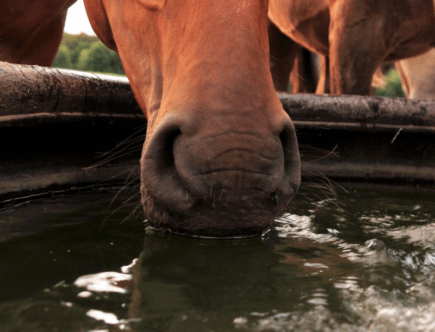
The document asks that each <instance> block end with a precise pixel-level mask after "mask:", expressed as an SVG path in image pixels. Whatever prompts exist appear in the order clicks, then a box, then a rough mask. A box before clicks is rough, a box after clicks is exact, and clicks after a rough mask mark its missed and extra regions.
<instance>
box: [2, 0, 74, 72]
mask: <svg viewBox="0 0 435 332" xmlns="http://www.w3.org/2000/svg"><path fill="white" fill-rule="evenodd" d="M74 2H76V0H61V1H44V0H2V1H0V12H1V16H0V61H6V62H11V63H20V64H32V65H41V66H50V65H51V64H52V63H53V60H54V58H55V56H56V53H57V51H58V49H59V45H60V42H61V40H62V36H63V27H64V25H65V19H66V13H67V10H68V8H69V6H71V5H72V4H73V3H74Z"/></svg>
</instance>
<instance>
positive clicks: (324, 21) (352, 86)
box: [269, 0, 435, 95]
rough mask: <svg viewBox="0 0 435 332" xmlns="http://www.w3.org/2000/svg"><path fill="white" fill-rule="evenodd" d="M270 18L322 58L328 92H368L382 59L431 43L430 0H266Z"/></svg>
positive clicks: (434, 35) (434, 19)
mask: <svg viewBox="0 0 435 332" xmlns="http://www.w3.org/2000/svg"><path fill="white" fill-rule="evenodd" d="M269 19H270V20H271V22H272V23H273V24H275V25H276V27H277V28H278V29H279V30H280V31H281V32H282V33H283V34H285V35H286V36H288V37H289V38H291V39H292V40H294V41H295V42H296V43H298V44H300V45H302V46H303V47H305V48H307V49H308V50H310V51H312V52H316V53H318V54H321V55H323V56H324V57H325V60H324V61H325V65H322V66H321V67H322V73H321V78H320V80H321V81H323V82H324V86H326V77H327V75H328V73H327V70H328V69H329V77H330V79H329V89H330V92H331V93H332V94H356V95H369V94H370V90H371V88H370V85H371V82H372V78H373V75H374V73H375V71H376V70H377V68H379V67H380V66H381V65H382V64H383V63H386V62H393V61H398V60H401V59H405V58H408V57H413V56H416V55H419V54H422V53H424V52H426V51H428V50H430V49H431V48H432V47H433V46H434V45H435V44H434V43H435V24H434V23H435V14H434V2H433V0H415V1H411V0H397V1H385V0H379V1H366V0H329V1H327V0H270V1H269ZM284 61H288V60H284ZM322 90H323V91H322ZM326 90H327V88H323V89H318V90H317V92H318V93H322V92H325V91H326Z"/></svg>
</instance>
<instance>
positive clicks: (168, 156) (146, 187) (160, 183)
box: [141, 124, 192, 213]
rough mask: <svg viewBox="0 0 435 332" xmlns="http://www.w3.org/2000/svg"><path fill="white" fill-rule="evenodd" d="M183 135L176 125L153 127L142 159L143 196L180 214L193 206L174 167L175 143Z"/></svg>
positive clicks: (146, 141)
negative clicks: (154, 199) (153, 199)
mask: <svg viewBox="0 0 435 332" xmlns="http://www.w3.org/2000/svg"><path fill="white" fill-rule="evenodd" d="M181 135H182V133H181V130H180V128H179V126H178V125H176V124H165V125H162V126H160V127H159V128H156V130H155V131H154V132H153V133H152V134H150V136H149V137H147V139H146V140H145V144H144V150H143V154H142V158H141V179H142V182H143V186H142V187H143V190H142V192H143V196H146V197H149V196H151V197H153V198H158V199H159V202H160V204H162V205H164V206H165V207H166V208H168V209H169V210H172V211H177V212H179V213H183V212H185V211H187V210H188V209H189V208H190V207H191V205H192V199H191V197H190V195H189V193H188V192H187V191H186V190H185V186H184V185H183V184H182V181H181V179H180V177H179V174H178V172H177V169H176V165H175V157H174V142H175V141H176V140H177V139H178V138H180V137H181Z"/></svg>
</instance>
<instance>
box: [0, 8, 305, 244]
mask: <svg viewBox="0 0 435 332" xmlns="http://www.w3.org/2000/svg"><path fill="white" fill-rule="evenodd" d="M27 2H28V1H24V0H21V2H20V1H19V2H18V4H19V5H18V7H15V3H17V0H7V1H3V2H2V6H4V7H5V8H6V7H7V5H6V3H7V4H8V5H9V6H10V7H11V8H12V9H13V10H12V11H15V10H18V9H21V7H22V6H24V5H23V4H24V3H27ZM55 2H56V5H53V6H54V7H55V9H56V10H55V9H54V7H53V8H51V6H52V3H54V2H53V1H48V0H45V1H43V0H35V1H33V2H32V1H30V3H31V5H32V6H33V7H31V6H30V5H29V6H28V8H30V7H31V8H32V10H29V11H30V12H31V13H32V14H31V16H32V19H31V20H30V22H27V21H26V17H25V16H26V15H28V14H27V13H25V12H22V13H21V15H22V17H20V16H16V17H15V18H14V20H18V21H19V22H22V23H21V24H19V25H14V22H13V21H8V20H6V21H5V20H4V19H3V26H2V30H3V31H6V33H4V32H3V31H2V32H1V35H2V36H3V42H2V43H1V44H0V54H2V58H1V59H3V60H8V61H13V60H14V59H18V60H19V61H15V62H21V63H35V62H36V63H40V64H48V63H50V62H51V61H52V59H53V57H54V55H55V53H56V49H57V47H58V42H59V41H60V37H59V38H57V36H60V35H61V34H62V27H61V26H62V24H60V23H61V22H63V20H64V18H65V17H64V16H65V11H66V8H67V6H68V5H70V4H71V1H67V0H63V1H60V0H59V1H55ZM41 3H45V6H43V5H42V4H41ZM85 5H86V10H87V12H88V16H89V19H90V21H91V24H92V26H93V28H94V30H95V32H96V33H97V35H98V37H99V38H100V39H101V40H102V41H103V42H104V43H105V44H106V45H107V46H108V47H109V48H111V49H112V50H115V51H116V52H118V54H119V56H120V58H121V61H122V64H123V66H124V69H125V72H126V73H127V76H128V78H129V80H130V83H131V86H132V89H133V91H134V94H135V96H136V99H137V101H138V102H139V105H140V106H141V108H142V110H143V112H144V114H145V116H146V118H147V121H148V128H147V134H146V139H145V143H144V146H143V152H142V158H141V192H142V204H143V208H144V211H145V215H146V217H147V219H148V220H149V222H150V223H151V224H152V225H154V226H155V227H158V228H163V229H169V230H171V231H173V232H176V233H181V234H190V235H200V236H213V237H215V236H216V237H222V236H246V235H256V234H260V233H261V232H262V231H264V230H265V229H266V228H267V227H269V226H270V225H271V223H272V221H273V220H274V218H275V217H276V215H277V214H278V213H279V212H280V211H281V210H282V209H283V208H284V207H285V206H286V205H287V204H288V203H289V201H290V200H291V199H292V198H293V196H294V195H295V193H296V191H297V189H298V186H299V183H300V158H299V152H298V146H297V141H296V135H295V130H294V127H293V124H292V122H291V120H290V118H289V117H288V115H287V114H286V113H285V111H284V110H283V108H282V106H281V103H280V101H279V99H278V98H277V96H276V93H275V90H274V87H273V83H272V78H271V74H270V70H269V48H268V37H267V11H268V2H267V1H264V0H250V1H233V0H208V1H204V0H185V1H181V0H124V1H119V0H85ZM19 6H21V7H19ZM38 15H39V16H38ZM37 20H39V22H46V23H44V24H42V23H41V26H43V25H47V26H48V25H50V24H51V29H50V33H49V34H48V33H47V32H46V36H45V37H46V38H47V39H55V40H56V43H57V46H56V47H54V44H55V42H54V41H52V42H51V43H49V45H50V47H48V46H45V45H47V43H46V42H45V41H44V39H43V38H42V36H40V35H39V34H36V33H35V34H34V35H32V33H31V31H33V30H31V29H29V28H28V26H35V24H33V22H36V21H37ZM5 22H6V24H5ZM47 22H51V23H47ZM53 22H58V24H57V25H56V24H54V23H53ZM8 24H9V25H11V27H9V26H8ZM5 25H6V27H5ZM12 26H13V27H15V29H20V26H26V28H25V29H24V30H23V31H22V32H20V33H19V34H18V35H19V38H20V39H21V42H20V43H19V42H16V41H15V39H16V38H18V37H17V34H15V33H13V30H14V29H13V27H12ZM36 26H38V25H37V24H36ZM41 31H42V30H41ZM8 34H9V35H8ZM5 36H6V37H5ZM23 36H24V37H25V38H24V37H23ZM53 36H56V38H53ZM32 37H33V38H32ZM11 45H19V46H20V47H18V46H17V47H11ZM20 48H22V49H26V50H30V49H32V48H33V49H34V50H35V49H40V50H41V51H39V52H38V53H40V54H41V55H43V56H41V57H39V58H37V59H35V60H33V59H32V60H30V59H31V54H32V52H31V51H30V52H28V51H26V52H21V53H22V54H27V55H26V56H24V55H20V57H15V58H14V57H13V56H12V54H14V52H16V50H17V49H20ZM28 59H29V60H28ZM36 60H38V61H36Z"/></svg>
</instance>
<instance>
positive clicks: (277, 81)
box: [267, 21, 302, 91]
mask: <svg viewBox="0 0 435 332" xmlns="http://www.w3.org/2000/svg"><path fill="white" fill-rule="evenodd" d="M267 29H268V34H269V48H270V71H271V73H272V79H273V85H274V87H275V90H276V91H287V86H288V82H289V77H290V72H291V71H292V67H293V64H294V62H295V57H296V55H297V54H298V53H299V52H300V51H301V49H302V47H301V46H300V45H298V44H296V43H295V42H294V41H293V40H291V39H290V38H289V37H287V36H286V35H284V34H283V33H282V32H281V31H280V30H279V29H278V28H277V27H276V26H275V25H274V24H273V23H272V22H270V21H269V22H268V25H267Z"/></svg>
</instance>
